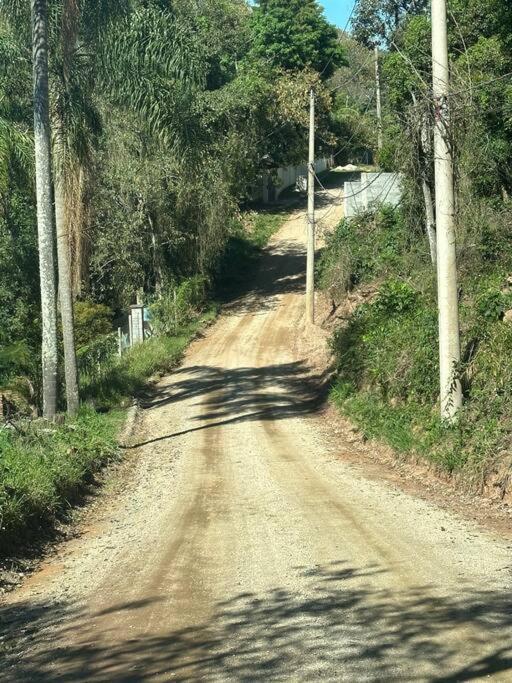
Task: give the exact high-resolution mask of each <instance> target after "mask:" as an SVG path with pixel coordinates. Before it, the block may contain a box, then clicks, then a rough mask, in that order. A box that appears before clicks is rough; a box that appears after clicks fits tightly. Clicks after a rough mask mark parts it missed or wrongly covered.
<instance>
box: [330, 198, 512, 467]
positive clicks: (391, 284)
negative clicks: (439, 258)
mask: <svg viewBox="0 0 512 683" xmlns="http://www.w3.org/2000/svg"><path fill="white" fill-rule="evenodd" d="M488 212H489V207H488V206H487V207H486V208H485V211H483V210H482V212H481V213H480V216H483V215H487V216H488V218H489V222H488V223H483V224H480V225H478V226H473V227H472V226H471V225H468V226H467V230H468V233H467V234H469V233H470V234H471V235H472V241H471V242H470V243H465V242H463V244H462V246H461V248H460V252H461V255H462V266H463V267H462V268H461V274H460V275H461V277H460V285H461V293H462V296H461V332H462V335H461V337H462V352H463V353H462V362H461V365H460V368H459V372H460V376H461V380H462V382H463V388H464V392H465V405H464V407H463V409H462V411H461V414H460V420H459V422H458V424H457V426H455V427H452V428H449V427H447V426H446V425H443V424H442V423H441V421H440V419H439V416H438V414H439V408H438V395H439V378H438V344H437V339H438V329H437V325H438V321H437V299H436V295H435V288H434V286H433V284H434V272H433V268H432V267H431V265H430V264H429V263H428V261H427V260H425V261H424V262H423V263H422V262H421V260H420V259H418V250H417V246H416V245H414V244H413V243H412V241H410V240H408V239H405V237H404V236H403V235H402V234H401V228H400V221H398V232H397V233H396V234H395V233H394V232H393V228H392V227H391V224H390V223H387V222H386V221H384V223H382V222H381V223H379V225H380V226H381V227H380V228H379V230H380V231H381V232H382V234H380V235H376V234H375V233H374V225H375V224H373V227H372V226H371V225H370V226H369V229H368V230H367V231H366V233H365V231H364V229H363V226H362V220H363V219H361V220H356V221H350V222H344V223H342V225H341V226H340V227H339V229H338V231H337V234H336V235H335V236H334V237H333V240H332V241H331V242H330V243H329V244H328V248H327V250H326V253H324V255H323V258H322V260H323V263H324V264H327V269H328V270H329V271H330V272H331V273H334V272H336V267H337V266H336V263H337V261H336V259H337V258H338V254H343V249H344V245H346V244H348V245H351V246H350V248H351V258H352V262H351V265H352V272H353V273H354V272H355V273H357V274H358V278H359V279H360V280H361V281H369V280H374V281H375V279H376V280H377V282H379V279H382V277H385V279H384V281H383V282H381V283H380V285H379V289H378V293H377V295H376V297H375V298H374V299H373V301H372V302H370V303H364V304H362V305H360V306H359V307H358V308H357V309H356V310H355V311H354V313H353V314H352V315H351V317H350V319H349V320H348V322H347V324H345V325H343V326H342V327H340V328H339V329H338V330H336V332H335V334H334V335H333V338H332V340H331V344H332V350H333V352H334V355H335V358H336V363H337V379H336V381H335V383H334V386H333V390H332V394H331V396H332V400H333V401H334V402H335V403H336V404H337V405H339V406H340V407H341V408H342V409H343V410H344V411H345V412H346V413H347V414H348V415H349V416H351V417H352V419H354V421H355V422H356V423H357V424H358V425H359V426H360V427H361V429H362V430H363V432H364V433H365V434H366V435H367V436H371V437H378V438H383V439H385V440H386V441H387V442H388V443H390V444H391V445H392V446H393V447H394V448H396V449H398V450H400V451H404V452H411V451H414V452H416V453H419V454H421V455H423V456H424V457H426V458H428V459H430V460H432V461H433V462H435V463H436V464H438V465H439V466H441V467H443V468H445V469H447V470H449V471H453V470H457V469H459V470H460V469H462V468H464V469H465V470H467V471H468V472H470V473H472V475H475V476H476V475H477V474H478V476H480V475H481V473H482V472H483V471H484V470H485V469H486V467H488V465H489V462H491V461H492V460H493V459H494V458H496V457H497V454H499V453H503V452H510V450H511V449H512V361H511V357H510V349H511V348H512V324H511V323H510V322H508V321H506V320H504V313H505V311H507V310H509V309H511V308H512V291H511V289H510V285H509V284H507V283H510V263H509V259H510V256H509V254H508V252H507V250H506V249H505V246H506V245H507V244H508V240H509V237H508V236H507V237H504V235H505V234H506V229H505V227H506V226H507V225H510V216H507V215H505V214H504V212H503V209H500V211H499V212H497V213H494V214H489V213H488ZM364 220H369V221H370V223H371V221H372V220H373V218H371V217H366V218H365V219H364ZM378 220H379V221H381V219H380V218H379V219H378ZM393 234H394V238H393V239H391V237H390V236H391V235H393ZM500 240H501V245H502V247H503V253H502V255H501V256H499V253H500V248H499V246H498V244H499V243H500ZM491 244H492V248H491V246H490V245H491ZM482 245H485V250H486V253H487V254H491V255H492V258H489V259H487V258H484V259H483V258H481V256H479V257H478V258H476V257H475V255H474V254H475V252H479V251H480V249H481V247H482ZM354 255H356V257H354ZM344 258H345V257H344V256H343V257H342V264H344V263H345V260H344ZM354 259H355V260H354ZM359 259H361V260H359ZM354 264H355V265H354ZM412 264H416V265H415V267H414V268H413V267H411V265H412ZM470 264H471V267H470ZM389 272H391V276H390V275H389V274H388V275H386V274H387V273H389Z"/></svg>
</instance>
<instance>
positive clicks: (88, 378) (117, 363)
mask: <svg viewBox="0 0 512 683" xmlns="http://www.w3.org/2000/svg"><path fill="white" fill-rule="evenodd" d="M214 315H215V309H214V308H213V307H212V308H210V309H207V310H206V311H205V312H204V313H203V314H202V316H201V317H199V318H196V319H195V320H193V321H191V322H189V323H188V324H185V325H182V326H181V327H180V329H179V330H177V331H175V333H174V335H173V336H165V335H162V336H158V337H152V338H151V339H149V340H147V341H145V342H144V343H143V344H138V345H137V346H134V347H132V348H131V349H129V350H128V351H127V352H126V353H125V354H123V356H122V357H121V358H119V356H117V355H116V354H115V353H110V355H108V356H107V357H106V358H105V360H104V362H103V363H102V365H101V367H100V369H99V371H98V372H97V373H94V372H92V373H91V374H85V375H83V376H82V377H81V383H82V393H83V398H84V400H85V401H86V402H90V403H92V404H94V406H95V407H96V409H97V410H100V411H105V410H110V409H112V408H113V407H116V406H118V405H120V404H121V405H126V403H127V402H128V401H130V400H131V397H133V396H134V395H136V394H137V393H139V392H140V391H142V390H143V389H144V387H145V386H146V383H147V379H148V377H151V376H152V375H154V374H157V373H165V372H168V371H169V370H171V369H172V368H173V367H175V366H176V364H177V363H178V362H179V360H180V359H181V357H182V354H183V351H184V350H185V348H186V347H187V345H188V343H189V342H190V340H191V339H192V338H193V336H194V335H195V334H196V333H197V331H198V330H199V329H200V328H201V327H202V326H204V324H205V323H206V322H208V321H209V320H211V319H212V318H213V316H214Z"/></svg>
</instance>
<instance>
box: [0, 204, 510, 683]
mask: <svg viewBox="0 0 512 683" xmlns="http://www.w3.org/2000/svg"><path fill="white" fill-rule="evenodd" d="M323 211H324V212H327V213H326V221H327V222H331V221H332V222H335V221H336V220H337V218H338V217H339V213H340V207H339V206H338V205H335V206H332V200H331V199H330V198H329V199H326V201H325V206H324V208H323ZM303 242H304V220H303V217H302V216H299V215H298V214H295V215H294V217H293V218H292V219H291V220H289V221H288V222H287V223H286V225H285V226H284V228H283V229H282V230H281V232H280V233H279V234H278V235H277V236H276V238H275V239H274V241H273V242H272V244H271V246H270V248H269V249H268V251H267V253H266V255H265V257H264V260H263V263H262V266H261V271H260V273H259V275H258V278H257V280H256V282H255V284H254V286H253V287H252V289H251V291H250V292H249V293H248V294H246V295H245V296H243V297H241V298H240V299H239V300H237V301H236V302H233V304H231V305H230V306H228V307H227V309H226V311H225V313H224V314H223V315H222V317H221V319H220V320H219V321H218V323H217V324H215V326H213V327H212V328H211V329H210V330H209V331H208V332H207V334H206V336H205V337H204V338H203V339H201V340H199V341H197V342H195V343H194V344H193V345H192V347H191V349H190V351H189V352H188V354H187V357H186V360H185V363H184V365H183V367H181V368H180V369H179V370H177V371H176V372H174V373H172V375H170V376H169V377H167V378H166V379H165V380H164V381H163V382H162V383H161V384H160V385H159V387H158V390H157V392H156V394H155V395H154V397H152V398H151V399H150V400H148V402H147V403H146V404H145V406H144V410H143V415H142V418H141V422H140V426H139V429H138V431H137V433H136V436H135V440H134V444H133V445H134V446H136V448H135V449H133V450H131V451H130V453H131V456H130V457H131V458H132V459H133V463H134V464H133V465H132V467H131V469H130V470H129V477H128V478H127V480H126V481H125V484H124V489H123V490H122V491H121V492H118V494H117V495H115V496H114V497H113V498H112V499H111V500H110V502H105V503H104V505H103V507H102V512H101V515H99V517H98V519H95V522H94V524H92V523H91V527H90V528H89V529H88V530H87V531H86V532H85V533H84V535H83V536H82V537H80V538H79V539H77V540H75V541H73V542H71V543H68V544H67V545H66V546H65V547H64V548H63V549H62V551H61V552H60V557H59V558H58V559H53V560H52V561H51V562H49V563H47V565H46V566H45V567H44V568H43V570H42V572H40V573H39V574H38V575H36V576H35V577H34V578H33V579H32V580H30V581H29V582H28V583H27V585H26V586H25V587H24V588H22V589H21V590H19V591H18V592H17V593H15V594H14V595H11V596H10V598H9V600H8V604H7V605H5V606H4V607H3V609H2V617H3V619H4V621H5V622H6V623H7V622H9V623H10V629H11V633H12V631H13V629H15V628H16V629H18V637H19V638H20V639H21V642H22V650H23V652H22V655H21V656H20V657H17V658H15V662H14V663H12V662H11V663H10V664H9V667H5V668H4V669H3V679H2V680H8V681H22V680H23V681H69V682H71V681H171V680H178V681H231V680H232V681H269V680H279V681H316V680H322V681H350V682H354V681H379V682H382V681H396V680H405V681H467V680H479V679H482V680H483V679H487V677H489V676H491V677H493V678H495V680H509V681H510V680H512V637H511V634H512V601H511V598H510V588H511V551H510V548H509V547H508V545H507V543H506V542H505V541H502V540H499V539H497V538H493V537H491V536H490V535H487V534H486V533H484V532H482V531H479V530H478V529H476V528H475V527H473V526H472V525H471V524H469V523H467V522H465V521H463V520H462V519H459V518H457V517H455V516H453V515H451V514H450V513H448V512H446V511H443V510H441V509H439V508H437V507H436V506H435V505H433V504H431V503H427V502H425V501H422V500H418V499H416V498H414V497H412V496H411V495H409V494H406V493H403V492H401V491H400V490H398V489H395V488H394V487H393V486H391V485H389V484H385V483H382V482H378V481H374V480H373V481H372V480H370V479H368V478H366V477H365V473H364V471H363V470H362V468H361V467H358V466H356V465H349V464H346V463H343V462H341V461H340V460H339V459H338V458H337V452H338V451H339V450H342V449H347V448H350V445H348V444H346V443H345V444H343V443H341V444H340V443H337V442H336V440H335V439H334V438H330V437H329V435H328V434H325V429H323V428H321V427H320V425H319V422H318V417H317V416H316V415H315V411H316V409H317V407H318V405H319V402H320V399H321V386H322V377H318V376H316V375H315V373H312V372H311V369H310V365H311V359H312V357H313V354H314V353H315V344H314V343H313V342H312V341H311V339H312V338H311V337H310V336H308V334H307V333H304V331H303V328H304V321H303V305H304V301H303V293H302V292H303V286H304V279H303V271H304V251H303ZM97 516H98V515H97Z"/></svg>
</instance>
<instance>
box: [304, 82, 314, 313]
mask: <svg viewBox="0 0 512 683" xmlns="http://www.w3.org/2000/svg"><path fill="white" fill-rule="evenodd" d="M306 321H307V322H308V323H311V324H313V323H314V322H315V93H314V91H313V88H311V92H310V96H309V163H308V215H307V259H306Z"/></svg>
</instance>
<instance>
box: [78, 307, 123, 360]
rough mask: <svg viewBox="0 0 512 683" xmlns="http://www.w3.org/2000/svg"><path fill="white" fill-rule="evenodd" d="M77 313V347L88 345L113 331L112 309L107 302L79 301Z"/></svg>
mask: <svg viewBox="0 0 512 683" xmlns="http://www.w3.org/2000/svg"><path fill="white" fill-rule="evenodd" d="M74 313H75V342H76V346H77V349H80V348H82V347H85V346H88V345H89V344H90V343H91V342H92V341H93V340H96V339H97V338H98V337H105V335H107V334H109V333H110V332H112V317H113V313H112V310H111V309H110V308H109V307H108V306H105V304H96V303H93V302H92V301H77V302H76V303H75V306H74Z"/></svg>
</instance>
